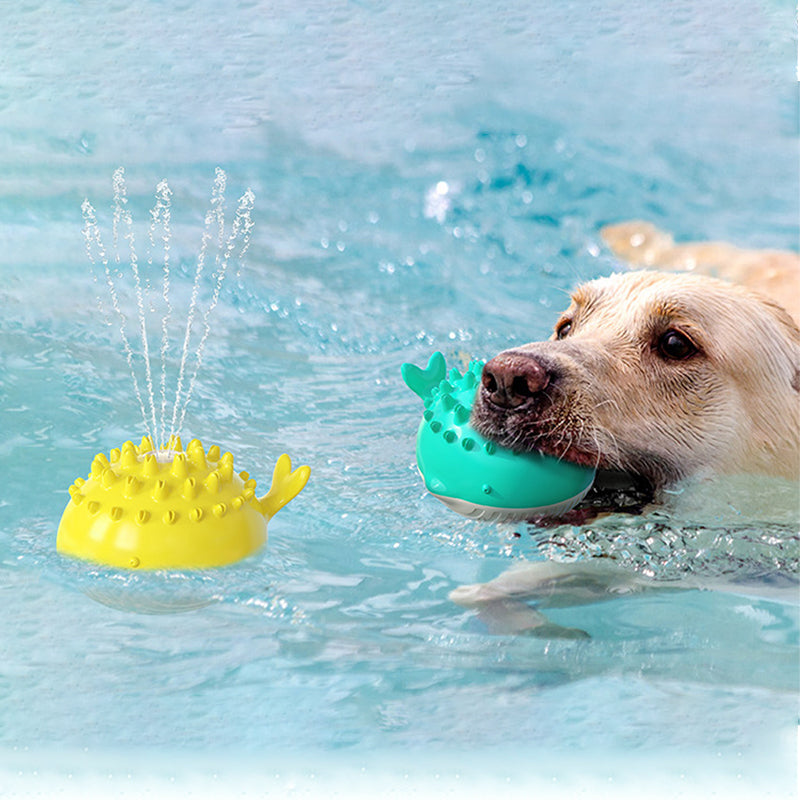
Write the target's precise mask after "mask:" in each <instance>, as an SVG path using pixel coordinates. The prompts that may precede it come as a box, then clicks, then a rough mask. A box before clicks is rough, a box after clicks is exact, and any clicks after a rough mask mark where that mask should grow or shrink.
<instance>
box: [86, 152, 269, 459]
mask: <svg viewBox="0 0 800 800" xmlns="http://www.w3.org/2000/svg"><path fill="white" fill-rule="evenodd" d="M226 183H227V177H226V175H225V172H224V171H223V170H222V169H219V168H217V169H216V173H215V178H214V185H213V188H212V193H211V201H210V205H209V208H208V210H207V212H206V215H205V219H204V226H203V234H202V239H201V242H200V249H199V252H198V255H197V261H196V265H195V270H194V282H193V285H192V293H191V299H190V301H189V307H188V310H187V313H186V316H185V324H184V326H183V328H182V347H181V351H180V361H179V366H178V367H177V370H176V372H177V374H176V376H175V380H174V384H172V385H174V386H175V390H174V399H173V400H172V405H171V409H170V408H169V399H168V398H169V395H170V392H169V389H168V387H169V386H170V385H171V381H170V375H169V372H170V369H169V355H170V350H171V339H172V335H171V334H172V328H173V327H175V326H177V325H178V324H180V323H179V322H178V321H175V322H173V318H174V316H175V314H174V312H175V309H174V305H173V301H172V297H171V294H170V279H171V275H170V243H171V227H170V224H171V198H172V190H171V189H170V187H169V184H168V183H167V181H166V180H162V181H160V182H159V183H158V185H157V187H156V195H155V204H154V206H153V208H152V210H151V211H150V226H149V229H148V248H147V256H146V265H147V269H146V271H145V274H144V276H143V274H142V273H143V270H142V269H141V268H140V262H139V257H138V255H137V250H136V242H135V233H134V221H133V216H132V214H131V212H130V210H129V206H128V191H127V184H126V181H125V170H124V168H122V167H120V168H118V169H117V170H115V171H114V174H113V177H112V184H113V192H114V200H113V218H112V254H111V256H109V254H108V252H107V250H106V247H105V245H104V244H103V239H102V235H101V232H100V226H99V224H98V222H97V214H96V212H95V209H94V207H93V206H92V204H91V203H90V202H89V200H88V199H86V200H84V202H83V204H82V206H81V211H82V213H83V220H84V227H83V235H84V238H85V240H86V253H87V256H88V258H89V261H90V263H91V264H92V267H93V270H94V272H95V280H96V282H97V283H105V286H106V289H107V292H108V296H109V298H110V301H111V311H110V312H109V311H108V310H107V309H106V308H105V306H104V303H103V300H102V298H101V297H99V296H98V306H99V308H100V310H101V313H102V314H103V316H104V318H105V320H106V323H107V324H108V325H111V324H112V319H113V318H115V319H116V324H117V326H118V329H119V334H120V339H121V341H122V346H123V349H124V352H125V358H126V361H127V364H128V369H129V371H130V374H131V379H132V382H133V391H134V394H135V396H136V399H137V402H138V404H139V409H140V411H141V415H142V422H143V425H144V430H145V433H146V435H147V436H149V437H150V439H151V440H152V441H153V442H154V445H155V449H156V451H157V452H158V453H160V454H162V456H163V454H164V453H168V452H170V448H169V444H168V443H169V442H171V441H174V440H175V438H176V437H178V436H180V433H181V429H182V427H183V423H184V421H185V418H186V411H187V409H188V407H189V403H190V401H191V399H192V394H193V393H194V388H195V384H196V382H197V377H198V374H199V372H200V368H201V366H202V363H203V351H204V349H205V345H206V342H207V339H208V335H209V333H210V330H211V325H210V318H211V315H212V314H213V312H214V309H215V308H216V306H217V303H218V302H219V297H220V293H221V291H222V287H223V284H224V282H225V277H226V275H227V272H228V265H229V263H230V261H231V259H237V260H240V259H242V257H243V256H244V254H245V253H246V252H247V249H248V247H249V245H250V236H251V232H252V228H253V219H252V212H253V208H254V204H255V195H254V194H253V192H252V191H251V190H250V189H247V190H246V191H245V193H244V194H243V195H242V196H241V197H240V198H239V201H238V204H237V208H236V211H235V213H234V216H233V220H232V221H231V223H230V227H227V226H226V220H225V189H226ZM159 249H160V255H157V251H159ZM212 259H213V268H212V271H211V272H210V274H209V263H210V262H212ZM159 261H160V280H157V279H156V280H154V278H158V275H157V273H158V271H159V267H158V266H157V265H158V263H159ZM204 282H208V283H210V285H211V287H212V293H211V298H210V300H209V301H208V303H207V304H206V305H205V307H204V308H203V307H202V303H201V298H200V294H201V287H202V286H203V284H204ZM159 301H160V302H159ZM134 303H135V307H136V310H137V316H136V318H135V323H136V324H135V328H134V329H133V331H131V330H130V328H131V326H132V325H133V321H131V320H130V319H129V317H128V315H127V313H126V311H125V309H127V308H130V307H131V306H133V305H134ZM148 311H150V312H151V313H152V314H153V315H154V316H159V311H160V318H159V324H158V329H159V330H158V332H157V333H155V334H154V333H153V332H152V330H148ZM198 318H199V319H198ZM198 327H199V334H198V335H199V341H198V343H197V345H196V346H195V347H194V348H192V345H191V342H192V334H193V331H194V330H195V329H196V328H198ZM159 334H160V340H159ZM159 341H160V343H159ZM154 343H155V344H157V346H156V347H153V346H152V345H153V344H154ZM157 370H159V371H160V376H159V377H158V379H156V378H155V377H154V374H155V373H156V371H157ZM157 395H158V396H157ZM162 444H163V446H160V445H162Z"/></svg>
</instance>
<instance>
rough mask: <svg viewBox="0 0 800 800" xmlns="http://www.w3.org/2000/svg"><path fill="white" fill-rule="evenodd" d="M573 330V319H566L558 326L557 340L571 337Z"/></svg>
mask: <svg viewBox="0 0 800 800" xmlns="http://www.w3.org/2000/svg"><path fill="white" fill-rule="evenodd" d="M571 330H572V320H571V319H564V320H561V322H559V323H558V325H556V339H564V338H566V337H567V336H569V332H570V331H571Z"/></svg>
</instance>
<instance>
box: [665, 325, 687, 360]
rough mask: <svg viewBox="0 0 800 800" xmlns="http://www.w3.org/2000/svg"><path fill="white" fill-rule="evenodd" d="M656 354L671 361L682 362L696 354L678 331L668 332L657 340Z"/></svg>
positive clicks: (683, 335) (685, 337)
mask: <svg viewBox="0 0 800 800" xmlns="http://www.w3.org/2000/svg"><path fill="white" fill-rule="evenodd" d="M658 352H659V353H661V355H662V356H664V358H669V359H671V360H672V361H682V360H683V359H685V358H689V356H693V355H694V354H695V353H696V352H697V348H696V347H695V346H694V343H693V342H692V340H691V339H689V337H688V336H686V335H685V334H683V333H681V332H680V331H675V330H669V331H667V332H666V333H663V334H662V335H661V338H660V339H659V340H658Z"/></svg>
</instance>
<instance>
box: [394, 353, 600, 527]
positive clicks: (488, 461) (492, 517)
mask: <svg viewBox="0 0 800 800" xmlns="http://www.w3.org/2000/svg"><path fill="white" fill-rule="evenodd" d="M483 365H484V362H483V361H477V360H473V361H472V362H471V363H470V365H469V367H468V368H467V371H466V372H465V373H464V375H463V376H462V375H461V373H460V372H459V371H458V370H457V369H455V368H454V369H451V370H450V373H449V374H448V373H447V365H446V363H445V358H444V356H443V355H442V354H441V353H439V352H436V353H434V354H433V355H432V356H431V358H430V361H429V362H428V366H427V367H426V368H425V369H421V368H420V367H417V366H415V365H414V364H403V366H402V367H401V374H402V376H403V380H404V381H405V383H406V385H407V386H408V388H409V389H411V391H413V392H414V393H416V394H417V395H419V397H420V398H422V401H423V403H424V404H425V412H424V414H423V415H422V423H421V424H420V426H419V432H418V433H417V465H418V467H419V471H420V473H421V474H422V478H423V480H424V481H425V487H426V488H427V490H428V491H429V492H430V493H431V494H432V495H433V496H434V497H437V498H438V499H439V500H441V501H442V502H443V503H444V504H445V505H447V506H449V507H450V508H451V509H453V511H457V512H458V513H459V514H463V515H464V516H467V517H471V518H473V519H483V520H488V521H509V522H510V521H519V520H524V519H531V518H533V517H547V516H550V517H553V516H559V515H561V514H564V513H566V512H567V511H569V510H570V509H571V508H574V507H575V506H576V505H577V504H578V503H579V502H580V500H581V499H582V498H583V497H584V495H585V494H586V493H587V492H588V491H589V488H590V487H591V485H592V482H593V481H594V476H595V470H594V469H592V468H590V467H584V466H580V465H578V464H572V463H571V462H568V461H560V460H559V459H557V458H554V457H552V456H547V455H544V454H543V453H536V452H533V453H515V452H514V451H512V450H508V449H506V448H504V447H500V446H499V445H497V444H495V443H494V442H491V441H489V440H487V439H485V438H484V437H483V436H481V434H480V433H478V431H476V430H475V429H474V428H473V427H472V426H471V425H470V424H469V418H470V413H471V411H472V405H473V403H474V400H475V392H476V391H477V388H478V386H479V385H480V381H481V372H482V370H483Z"/></svg>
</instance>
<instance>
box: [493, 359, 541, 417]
mask: <svg viewBox="0 0 800 800" xmlns="http://www.w3.org/2000/svg"><path fill="white" fill-rule="evenodd" d="M549 382H550V374H549V373H548V371H547V370H546V369H545V367H544V366H542V364H541V363H540V362H539V361H538V360H537V359H536V358H535V357H533V356H528V355H518V354H512V353H507V354H501V355H499V356H495V357H494V358H493V359H492V360H491V361H490V362H489V363H488V364H487V365H486V366H485V367H484V368H483V378H482V385H483V392H484V395H485V396H486V399H487V400H488V401H489V402H491V403H493V404H494V405H496V406H500V407H502V408H519V407H520V406H523V405H525V404H527V403H528V401H529V400H531V399H532V398H534V397H536V396H537V395H539V394H540V393H541V392H542V391H543V390H544V389H545V388H546V387H547V385H548V383H549Z"/></svg>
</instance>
